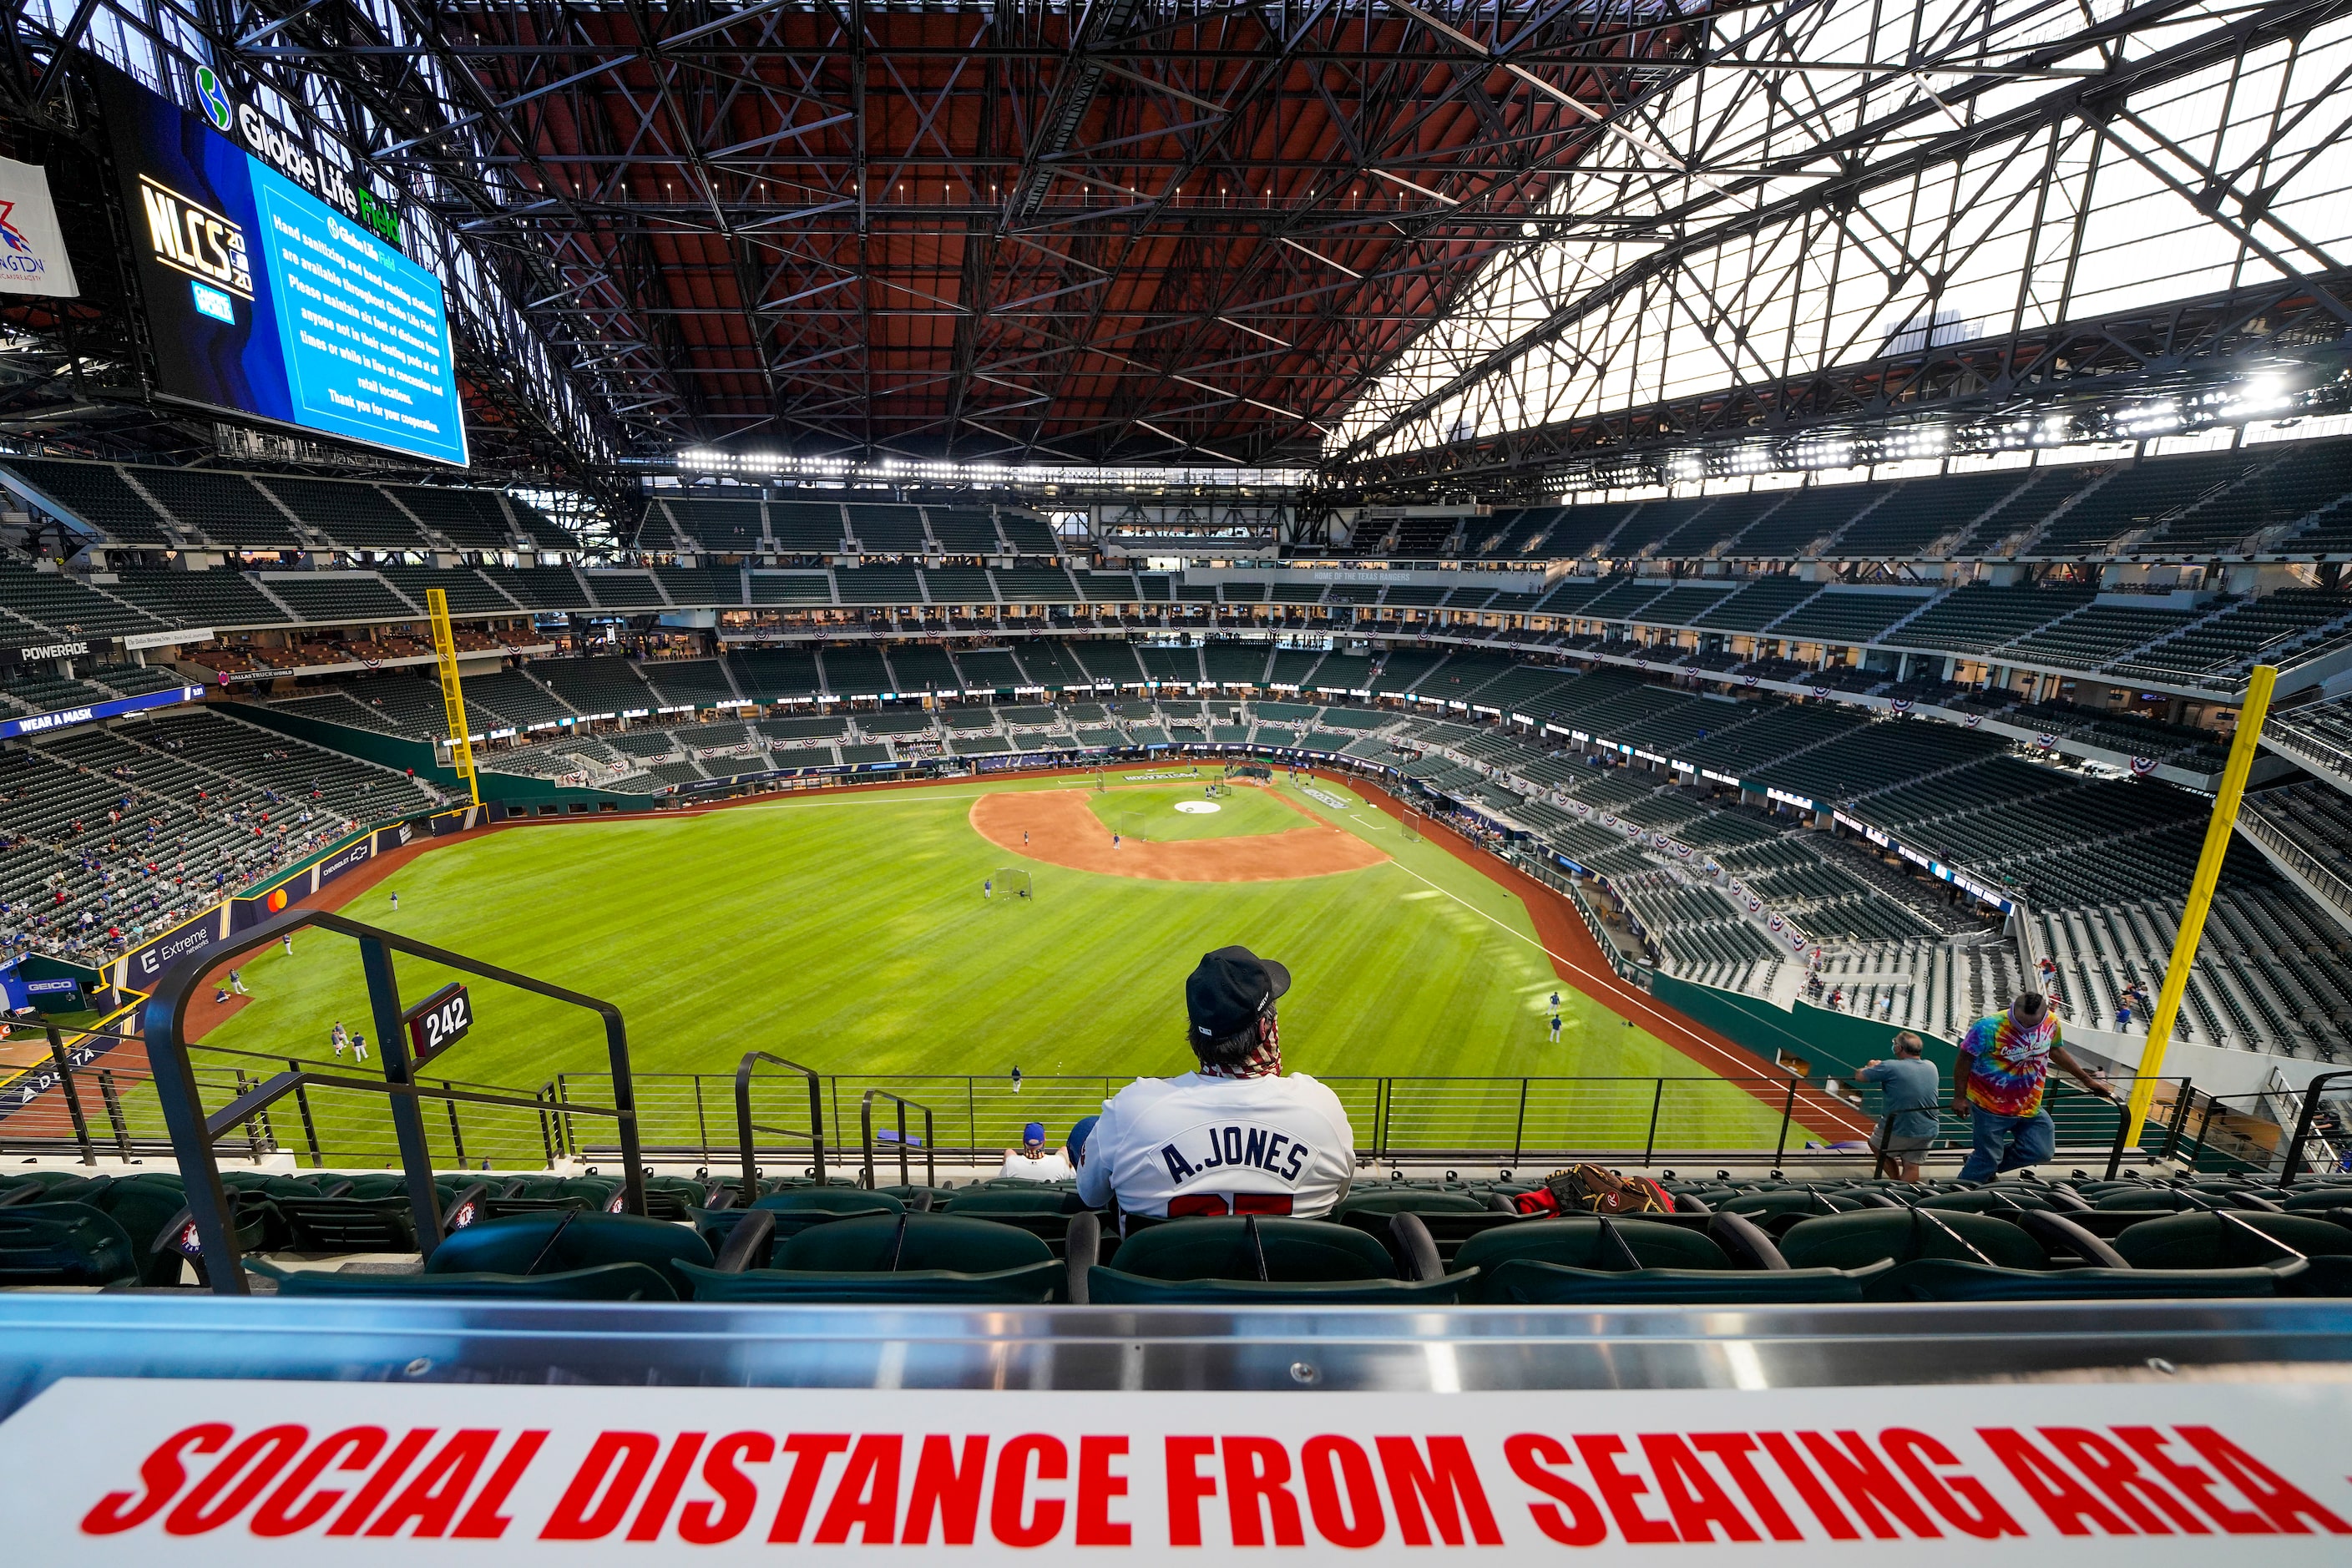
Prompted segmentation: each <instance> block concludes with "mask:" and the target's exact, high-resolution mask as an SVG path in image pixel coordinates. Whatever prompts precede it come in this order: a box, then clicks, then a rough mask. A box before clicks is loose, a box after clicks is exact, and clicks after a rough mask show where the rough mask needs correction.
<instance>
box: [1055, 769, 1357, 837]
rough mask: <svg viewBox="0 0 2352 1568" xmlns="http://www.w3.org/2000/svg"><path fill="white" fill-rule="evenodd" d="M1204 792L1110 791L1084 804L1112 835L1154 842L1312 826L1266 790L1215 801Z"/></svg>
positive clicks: (1244, 787) (1183, 788) (1236, 791)
mask: <svg viewBox="0 0 2352 1568" xmlns="http://www.w3.org/2000/svg"><path fill="white" fill-rule="evenodd" d="M1205 790H1206V785H1205V784H1146V785H1144V786H1142V787H1140V788H1136V789H1118V788H1114V789H1111V790H1108V791H1106V792H1104V793H1102V794H1100V795H1092V796H1090V797H1088V800H1087V804H1088V805H1091V806H1092V807H1093V808H1094V814H1095V816H1097V817H1098V818H1100V819H1101V821H1102V825H1103V826H1105V827H1108V828H1109V829H1110V830H1111V831H1112V832H1113V833H1117V834H1119V835H1121V836H1123V837H1129V838H1141V839H1146V840H1149V841H1150V842H1153V843H1169V842H1171V841H1173V840H1176V839H1180V838H1242V837H1248V836H1250V835H1252V834H1259V833H1287V832H1289V831H1290V830H1291V829H1292V828H1294V827H1308V826H1313V824H1311V823H1310V822H1308V821H1307V818H1305V817H1303V816H1299V815H1298V813H1297V812H1296V811H1294V810H1292V809H1291V808H1290V807H1289V806H1287V805H1284V804H1283V803H1282V802H1281V801H1279V800H1277V799H1276V798H1275V796H1274V795H1273V794H1272V792H1270V791H1267V790H1264V789H1258V788H1255V787H1253V786H1251V785H1248V784H1235V785H1234V786H1233V789H1232V792H1231V793H1230V794H1228V795H1223V796H1221V797H1220V798H1218V799H1215V800H1211V799H1209V798H1208V796H1207V795H1206V793H1205ZM1180 805H1181V806H1194V807H1198V806H1202V805H1213V806H1215V807H1216V810H1214V811H1198V810H1194V811H1189V812H1188V811H1180V810H1178V809H1177V808H1178V807H1179V806H1180Z"/></svg>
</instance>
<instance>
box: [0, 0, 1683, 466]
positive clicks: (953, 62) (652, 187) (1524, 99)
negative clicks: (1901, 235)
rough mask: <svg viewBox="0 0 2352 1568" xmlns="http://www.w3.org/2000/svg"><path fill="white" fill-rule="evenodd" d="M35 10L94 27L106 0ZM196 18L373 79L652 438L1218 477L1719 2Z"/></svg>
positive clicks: (918, 5)
mask: <svg viewBox="0 0 2352 1568" xmlns="http://www.w3.org/2000/svg"><path fill="white" fill-rule="evenodd" d="M33 3H34V4H35V5H48V6H49V7H50V8H51V10H52V12H53V13H56V14H58V16H59V17H60V20H59V21H58V26H60V27H62V26H65V25H66V24H65V22H64V20H63V19H62V18H63V16H66V15H68V14H69V13H70V11H71V7H72V5H73V4H74V3H75V0H33ZM173 3H174V0H105V4H106V5H110V6H112V5H141V6H147V7H157V6H163V5H171V4H173ZM202 9H203V11H204V15H205V18H206V19H205V20H202V21H199V20H196V19H194V18H193V17H191V18H187V19H184V21H183V22H182V24H181V25H182V26H184V28H186V29H190V30H193V31H194V33H195V34H197V35H198V36H200V37H202V38H203V39H204V40H205V42H206V43H207V45H208V47H210V48H211V50H212V51H213V54H214V57H215V60H216V61H219V62H224V63H226V65H227V66H228V67H229V68H233V69H235V70H237V71H240V72H242V73H245V74H246V75H247V76H248V77H249V78H250V79H255V80H258V81H265V82H270V83H274V84H277V85H278V89H279V90H280V91H281V93H284V94H288V95H293V96H299V95H300V94H302V93H305V92H307V93H309V94H310V96H311V97H312V98H314V99H316V98H320V97H323V96H332V97H333V98H335V99H336V100H338V101H339V102H340V104H341V114H342V116H343V118H344V119H345V121H347V123H348V124H349V126H350V128H351V129H352V131H353V132H356V134H354V135H353V136H352V142H353V145H354V146H355V147H356V148H357V149H358V151H359V152H360V153H361V155H362V157H363V158H364V159H365V160H366V161H367V162H368V163H370V164H371V165H372V166H373V169H374V170H376V171H377V172H379V173H380V174H383V176H384V177H386V178H387V179H389V180H391V181H392V182H393V183H394V184H397V185H398V186H400V187H401V188H402V189H403V191H404V193H405V194H406V195H408V196H409V198H410V200H411V201H412V202H415V203H421V204H423V205H425V206H426V207H428V208H429V209H430V210H431V211H432V212H433V213H435V214H436V216H438V217H439V218H440V219H441V221H442V222H443V223H444V224H446V227H447V229H448V231H449V232H450V234H451V235H452V236H453V237H455V239H456V242H457V245H458V246H459V247H460V248H461V249H462V250H463V252H464V253H465V254H466V255H467V256H468V257H470V258H472V260H473V263H474V265H476V266H478V268H481V269H482V270H483V271H484V272H485V273H486V274H488V275H490V276H493V277H495V278H497V279H499V280H500V281H501V282H502V283H503V284H504V285H505V289H506V292H507V294H508V295H509V297H510V298H511V299H512V300H513V301H514V303H515V306H516V308H517V309H518V310H520V313H521V315H522V316H523V317H524V318H526V319H527V320H528V321H529V322H530V325H531V327H532V328H533V330H534V331H535V332H536V334H537V335H538V337H539V338H540V339H541V341H543V342H546V343H548V344H550V345H551V346H552V347H553V348H554V349H555V350H556V351H557V353H558V355H559V357H560V358H562V359H564V360H566V361H568V363H566V364H565V365H564V367H563V368H564V370H565V372H566V374H569V375H571V376H572V377H575V378H576V379H577V380H578V381H579V382H580V383H581V384H583V385H585V386H588V387H590V388H593V390H594V391H595V392H596V393H597V394H599V396H598V398H597V401H599V402H601V403H602V405H603V407H604V410H605V411H606V412H608V413H609V415H610V416H611V418H612V420H613V421H614V425H615V428H616V433H617V437H618V440H617V444H618V446H619V447H621V449H622V450H623V451H624V452H625V453H630V454H635V455H638V456H644V455H647V454H653V453H660V454H665V455H666V454H667V453H669V452H671V451H673V450H674V449H676V448H677V447H681V446H696V445H709V444H715V443H730V442H732V441H734V440H735V439H736V438H739V437H740V438H744V439H748V440H750V441H751V442H753V443H755V444H760V445H765V446H773V447H783V448H785V449H787V450H789V451H791V452H793V453H794V454H797V455H801V456H814V457H841V456H851V457H856V458H882V457H898V458H955V459H961V460H1003V461H1021V462H1073V461H1076V462H1096V461H1113V462H1124V463H1190V464H1202V463H1233V464H1257V463H1262V462H1269V461H1272V462H1280V461H1283V460H1286V459H1292V460H1295V459H1297V458H1313V457H1314V456H1315V455H1316V454H1317V453H1318V450H1319V449H1320V447H1321V446H1322V444H1323V441H1324V439H1325V438H1326V437H1327V435H1328V432H1329V431H1331V430H1332V429H1334V428H1336V427H1337V424H1336V422H1337V419H1338V417H1339V415H1340V413H1341V412H1343V411H1344V410H1345V409H1347V408H1348V407H1349V406H1350V405H1352V404H1353V403H1354V402H1355V401H1356V400H1357V399H1358V397H1359V395H1360V393H1361V391H1362V390H1363V388H1364V387H1365V386H1366V385H1368V384H1370V380H1371V378H1372V377H1373V376H1375V375H1377V374H1379V372H1380V371H1381V369H1382V368H1384V367H1385V366H1386V365H1388V364H1389V363H1391V361H1393V360H1394V358H1395V356H1396V354H1397V353H1398V352H1399V351H1400V350H1401V349H1402V346H1403V345H1404V343H1405V342H1407V341H1408V340H1409V339H1410V338H1411V337H1412V334H1413V333H1414V332H1415V331H1418V330H1419V329H1420V328H1422V327H1423V326H1424V325H1425V324H1426V323H1427V322H1428V321H1429V320H1431V319H1432V317H1433V315H1434V314H1435V313H1436V312H1437V311H1438V310H1441V309H1443V308H1444V306H1445V305H1446V304H1447V303H1448V302H1449V301H1450V300H1452V299H1453V298H1454V295H1455V294H1456V293H1457V292H1458V290H1459V289H1461V288H1462V286H1463V285H1465V283H1466V282H1468V281H1469V280H1470V279H1471V278H1472V277H1473V276H1474V275H1475V273H1476V271H1477V269H1478V268H1479V266H1480V265H1481V264H1482V263H1483V262H1484V261H1485V260H1486V258H1488V257H1489V256H1491V255H1493V254H1494V253H1495V251H1496V246H1497V245H1498V244H1499V243H1501V242H1503V241H1504V240H1506V239H1508V238H1511V237H1516V236H1517V234H1518V232H1519V230H1520V226H1521V225H1522V224H1523V223H1527V222H1535V223H1538V224H1539V225H1546V226H1549V225H1552V224H1553V223H1554V221H1555V220H1553V219H1552V218H1550V217H1549V216H1547V215H1548V213H1549V211H1551V210H1553V209H1559V210H1566V209H1565V208H1564V207H1562V206H1561V204H1560V203H1559V199H1558V195H1557V187H1558V186H1559V182H1560V181H1561V180H1562V178H1563V177H1564V175H1565V174H1566V172H1567V170H1568V169H1570V167H1571V166H1572V165H1573V164H1574V163H1575V162H1576V161H1577V160H1578V159H1580V158H1582V157H1586V156H1589V155H1591V153H1593V152H1594V150H1595V149H1597V148H1601V147H1604V146H1608V145H1613V144H1614V141H1615V140H1616V139H1615V138H1614V137H1612V135H1611V134H1610V133H1609V132H1607V131H1606V129H1605V128H1606V127H1608V126H1609V125H1611V124H1612V115H1613V114H1614V113H1615V111H1616V110H1618V109H1619V108H1620V107H1621V106H1622V105H1624V104H1627V103H1630V102H1633V101H1634V100H1636V99H1637V98H1638V97H1639V95H1640V94H1641V92H1642V91H1643V88H1644V86H1645V84H1646V83H1648V82H1649V81H1650V80H1651V79H1652V78H1651V76H1650V75H1649V74H1648V73H1650V72H1651V71H1652V70H1653V69H1654V68H1662V67H1664V65H1666V64H1667V63H1669V62H1672V61H1675V60H1677V59H1686V58H1690V57H1691V56H1692V55H1693V53H1694V52H1695V51H1696V49H1697V48H1698V47H1700V41H1701V37H1702V31H1701V24H1702V23H1703V22H1704V19H1705V13H1706V6H1705V5H1704V4H1703V3H1701V0H1631V3H1630V4H1620V3H1614V0H1608V3H1600V4H1593V3H1580V4H1570V3H1568V0H1490V3H1489V4H1487V5H1484V6H1474V5H1465V4H1461V3H1459V0H1453V3H1449V4H1445V5H1442V6H1436V7H1431V8H1424V7H1423V5H1420V4H1419V3H1418V0H1415V3H1413V4H1402V3H1401V0H1243V3H1227V0H1101V3H1098V4H1088V5H1076V4H1071V3H1068V0H995V3H982V0H883V3H877V0H751V4H748V5H740V6H734V7H729V8H720V7H717V6H711V5H700V4H693V5H667V6H663V5H653V4H649V3H642V0H603V3H596V4H585V5H583V4H557V3H555V0H470V3H468V0H459V3H456V4H445V3H440V0H219V3H218V4H207V5H205V6H204V7H203V8H202ZM174 15H175V16H176V15H178V14H177V13H174ZM1497 29H1499V31H1500V32H1501V33H1502V34H1503V35H1504V36H1506V37H1507V39H1508V43H1507V47H1506V48H1505V49H1504V50H1503V51H1502V52H1501V53H1499V54H1498V53H1497V52H1496V51H1495V50H1493V49H1491V48H1489V47H1487V45H1486V44H1485V43H1482V42H1479V41H1477V40H1478V38H1479V37H1486V36H1488V35H1492V34H1494V33H1495V32H1496V30H1497ZM326 83H333V84H340V89H341V90H340V91H338V92H334V93H332V94H329V93H327V91H326V89H325V88H324V87H323V86H321V84H326Z"/></svg>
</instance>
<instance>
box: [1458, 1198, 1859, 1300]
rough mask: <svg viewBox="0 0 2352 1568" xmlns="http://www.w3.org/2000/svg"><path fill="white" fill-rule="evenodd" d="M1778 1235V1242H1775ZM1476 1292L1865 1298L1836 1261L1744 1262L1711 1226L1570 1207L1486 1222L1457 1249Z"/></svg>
mask: <svg viewBox="0 0 2352 1568" xmlns="http://www.w3.org/2000/svg"><path fill="white" fill-rule="evenodd" d="M1767 1245H1769V1243H1768V1244H1767ZM1453 1267H1454V1270H1455V1271H1456V1272H1457V1273H1470V1272H1472V1271H1474V1270H1475V1273H1476V1276H1477V1278H1476V1279H1475V1283H1474V1284H1473V1286H1472V1287H1471V1291H1472V1296H1473V1299H1475V1300H1482V1301H1491V1302H1519V1303H1528V1304H1538V1303H1540V1304H1552V1305H1561V1304H1568V1303H1582V1304H1588V1305H1594V1304H1605V1303H1612V1302H1613V1303H1637V1302H1644V1301H1648V1302H1658V1303H1665V1302H1744V1303H1752V1304H1762V1303H1768V1302H1774V1301H1782V1302H1791V1301H1804V1302H1813V1301H1858V1300H1861V1299H1862V1293H1861V1289H1860V1287H1859V1285H1858V1284H1857V1283H1856V1282H1855V1280H1854V1279H1853V1277H1851V1276H1849V1275H1847V1274H1845V1273H1843V1272H1842V1271H1840V1270H1838V1269H1834V1268H1813V1269H1804V1270H1795V1269H1788V1268H1779V1269H1773V1268H1736V1267H1735V1266H1734V1264H1733V1260H1732V1258H1731V1255H1730V1254H1728V1253H1727V1252H1726V1251H1725V1250H1724V1249H1723V1247H1721V1246H1720V1245H1718V1244H1717V1242H1716V1241H1715V1239H1714V1238H1713V1237H1709V1236H1707V1235H1706V1234H1705V1233H1703V1232H1700V1231H1696V1230H1690V1229H1687V1228H1685V1227H1684V1226H1675V1225H1665V1224H1662V1223H1660V1222H1658V1221H1656V1220H1642V1219H1634V1218H1627V1219H1609V1218H1603V1217H1601V1216H1600V1215H1570V1216H1568V1217H1565V1218H1561V1219H1545V1220H1528V1221H1527V1222H1525V1223H1523V1224H1520V1225H1516V1226H1507V1227H1505V1228H1500V1229H1495V1230H1489V1231H1486V1232H1485V1233H1483V1234H1481V1235H1478V1236H1475V1237H1471V1238H1470V1239H1469V1240H1468V1241H1465V1243H1463V1246H1462V1249H1461V1250H1460V1251H1459V1252H1457V1253H1456V1254H1454V1261H1453Z"/></svg>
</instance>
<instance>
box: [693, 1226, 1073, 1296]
mask: <svg viewBox="0 0 2352 1568" xmlns="http://www.w3.org/2000/svg"><path fill="white" fill-rule="evenodd" d="M1063 1272H1064V1266H1063V1265H1062V1264H1061V1263H1060V1262H1058V1261H1056V1260H1055V1257H1054V1254H1053V1250H1052V1248H1050V1247H1047V1246H1046V1245H1045V1242H1043V1241H1041V1240H1040V1239H1038V1238H1037V1237H1034V1236H1032V1235H1030V1234H1029V1233H1028V1232H1027V1231H1024V1230H1020V1229H1016V1228H1014V1227H1013V1226H1005V1225H997V1224H993V1223H991V1222H990V1221H987V1220H981V1219H971V1218H958V1217H957V1216H956V1215H934V1214H908V1213H901V1214H896V1215H857V1216H854V1217H846V1218H842V1219H838V1220H835V1221H834V1222H833V1223H832V1224H830V1225H821V1226H814V1227H812V1228H810V1229H808V1230H804V1231H802V1232H801V1233H800V1234H799V1235H797V1236H794V1237H791V1238H790V1239H789V1240H787V1241H785V1242H783V1243H782V1245H780V1246H779V1247H777V1248H776V1250H775V1253H774V1255H773V1265H772V1267H770V1268H751V1269H745V1270H744V1271H743V1272H741V1273H740V1274H729V1273H722V1272H720V1271H719V1270H718V1269H716V1268H702V1267H698V1266H695V1265H691V1264H688V1265H681V1266H680V1268H679V1273H680V1274H682V1275H683V1276H684V1277H685V1278H686V1279H688V1281H689V1282H690V1286H691V1290H692V1295H693V1299H694V1300H698V1301H834V1302H872V1303H885V1302H917V1301H963V1302H989V1303H1003V1304H1006V1305H1015V1304H1026V1303H1035V1302H1044V1301H1050V1300H1053V1299H1054V1294H1055V1289H1057V1288H1058V1287H1059V1286H1060V1284H1061V1282H1062V1278H1063Z"/></svg>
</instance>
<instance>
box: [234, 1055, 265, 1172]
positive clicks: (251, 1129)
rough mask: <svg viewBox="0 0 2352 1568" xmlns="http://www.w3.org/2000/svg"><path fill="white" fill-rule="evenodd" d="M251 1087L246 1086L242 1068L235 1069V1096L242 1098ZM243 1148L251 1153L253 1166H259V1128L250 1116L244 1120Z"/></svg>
mask: <svg viewBox="0 0 2352 1568" xmlns="http://www.w3.org/2000/svg"><path fill="white" fill-rule="evenodd" d="M251 1087H252V1085H250V1084H248V1083H247V1082H246V1081H245V1069H244V1068H237V1069H236V1092H237V1094H238V1095H239V1096H242V1095H243V1094H244V1093H245V1091H246V1090H247V1089H250V1088H251ZM245 1146H246V1148H247V1150H249V1151H251V1152H252V1155H253V1163H255V1164H257V1165H258V1164H260V1163H261V1128H260V1127H259V1125H258V1124H257V1123H256V1121H254V1119H253V1118H252V1117H251V1116H247V1118H246V1119H245Z"/></svg>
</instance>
